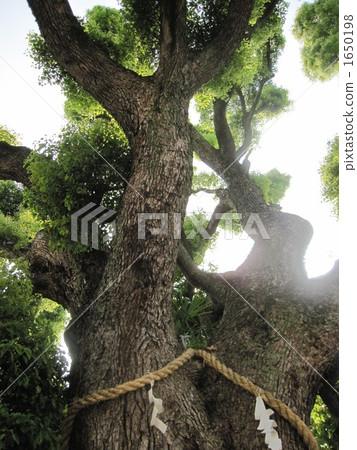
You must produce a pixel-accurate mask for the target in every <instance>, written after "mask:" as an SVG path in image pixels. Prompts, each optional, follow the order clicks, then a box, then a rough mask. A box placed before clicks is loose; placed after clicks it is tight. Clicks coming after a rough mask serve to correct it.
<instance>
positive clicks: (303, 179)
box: [0, 0, 338, 276]
mask: <svg viewBox="0 0 357 450" xmlns="http://www.w3.org/2000/svg"><path fill="white" fill-rule="evenodd" d="M70 3H71V6H72V8H73V10H74V13H75V14H77V15H83V14H84V12H85V10H86V9H89V8H91V7H92V6H94V5H95V4H98V3H99V4H102V5H106V6H112V7H116V6H117V2H116V0H104V1H103V0H99V1H96V0H72V1H71V2H70ZM300 5H301V2H299V1H292V2H291V5H290V8H289V13H288V17H287V23H286V27H285V29H286V38H287V42H286V47H285V50H284V53H283V54H282V56H281V58H280V62H279V67H280V69H279V72H278V74H277V76H276V77H275V82H276V84H278V85H281V86H283V87H285V88H287V89H288V90H289V92H290V98H291V99H292V100H293V101H295V102H294V105H293V108H292V109H291V111H289V112H288V113H285V114H284V115H283V116H281V117H280V118H279V119H278V120H277V121H276V122H273V123H272V124H269V125H268V126H267V129H266V131H265V132H264V134H263V137H262V139H261V142H260V146H259V148H258V149H257V150H256V151H255V152H254V153H253V154H252V155H251V158H250V159H251V161H252V167H251V170H259V171H261V172H266V171H269V170H270V169H272V168H274V167H276V168H278V169H279V170H280V171H282V172H285V173H288V174H290V175H291V176H292V180H291V187H290V188H289V190H288V191H287V195H286V197H285V198H284V200H283V202H282V206H283V210H284V211H287V212H291V213H295V214H298V215H301V216H302V217H304V218H306V219H307V220H309V221H310V222H311V223H312V225H313V227H314V230H315V234H314V238H313V241H312V243H311V245H310V247H309V249H308V253H307V256H306V266H307V270H308V273H309V275H310V276H316V275H319V274H321V273H324V272H326V271H327V270H329V269H330V268H331V267H332V265H333V263H334V261H335V259H336V258H337V257H338V255H337V246H338V244H337V234H338V233H337V222H336V220H335V219H333V218H332V217H331V214H330V209H329V206H328V205H325V204H323V203H321V194H320V181H319V176H318V168H319V165H320V162H321V160H322V159H323V157H324V155H325V154H326V151H327V141H328V140H330V139H332V138H333V137H334V135H335V134H336V133H337V131H338V125H337V110H338V104H337V100H338V98H337V95H338V79H337V78H335V79H333V80H331V81H329V82H327V83H315V84H313V83H311V82H310V81H309V80H307V78H306V77H305V76H304V74H303V73H302V71H301V61H300V56H299V45H298V43H297V42H296V41H295V39H294V38H293V37H292V35H291V27H292V22H293V18H294V16H295V11H296V8H297V7H299V6H300ZM36 29H37V26H36V23H35V21H34V19H33V17H32V14H31V12H30V9H29V8H28V6H27V3H26V2H25V1H19V0H15V1H13V2H4V3H2V5H1V15H0V73H1V83H0V99H1V108H0V124H3V125H6V126H7V127H9V128H10V129H12V130H14V131H16V132H17V133H19V134H20V135H21V137H22V143H23V144H24V145H26V146H28V147H32V146H33V144H34V142H35V141H38V140H40V139H41V138H43V137H44V136H45V135H48V136H51V135H53V134H54V133H57V132H59V130H60V128H61V127H62V126H63V124H64V121H63V119H62V118H61V116H62V113H63V106H62V105H63V96H62V95H61V93H60V89H59V88H58V87H56V86H44V87H42V86H38V83H37V80H38V75H39V72H38V71H37V70H35V69H34V68H33V67H31V64H32V62H31V60H30V58H29V57H28V56H26V54H25V53H26V50H27V41H26V35H27V33H28V32H29V31H31V30H36ZM202 202H203V198H202V199H201V200H200V203H201V205H202ZM205 205H209V203H205ZM205 209H207V206H205ZM250 246H251V242H250V241H249V240H244V241H243V240H242V239H239V238H235V239H234V240H233V241H232V240H225V239H224V238H223V237H221V238H220V239H219V242H218V245H217V250H216V251H215V252H214V253H211V254H210V255H208V257H209V259H210V260H211V261H212V262H214V264H216V265H218V267H219V270H221V271H223V270H232V269H235V268H236V267H237V266H238V265H239V263H241V262H242V261H243V260H244V258H245V256H246V254H247V251H248V250H249V248H250Z"/></svg>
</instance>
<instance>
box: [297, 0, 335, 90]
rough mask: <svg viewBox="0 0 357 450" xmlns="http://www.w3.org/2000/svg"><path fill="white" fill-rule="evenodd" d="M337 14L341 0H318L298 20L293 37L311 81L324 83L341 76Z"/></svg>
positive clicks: (302, 10) (302, 12) (306, 6)
mask: <svg viewBox="0 0 357 450" xmlns="http://www.w3.org/2000/svg"><path fill="white" fill-rule="evenodd" d="M338 13H339V8H338V0H316V1H314V2H312V3H304V4H303V5H302V6H301V7H300V8H299V10H298V13H297V15H296V17H295V25H294V34H295V37H296V38H297V39H298V40H299V41H300V42H301V43H302V50H301V57H302V62H303V67H304V72H305V74H306V76H307V77H308V78H310V79H311V80H320V81H325V80H328V79H330V78H331V77H332V76H333V75H335V74H336V73H338V53H339V49H338V25H339V14H338Z"/></svg>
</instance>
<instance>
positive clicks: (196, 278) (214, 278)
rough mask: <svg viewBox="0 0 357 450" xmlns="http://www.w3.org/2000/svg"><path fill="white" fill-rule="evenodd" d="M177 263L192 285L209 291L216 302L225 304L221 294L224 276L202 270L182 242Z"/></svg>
mask: <svg viewBox="0 0 357 450" xmlns="http://www.w3.org/2000/svg"><path fill="white" fill-rule="evenodd" d="M177 263H178V265H179V267H180V269H181V270H182V273H183V274H184V275H185V277H186V278H187V280H188V281H189V283H190V284H192V286H194V287H196V288H199V289H202V290H203V291H205V292H207V294H209V295H210V296H211V297H212V300H213V301H214V302H215V303H217V304H223V302H224V299H223V298H221V295H220V294H221V289H222V285H223V282H222V281H223V278H222V277H220V276H219V275H218V274H216V273H210V272H205V271H204V270H201V269H200V268H199V267H198V266H197V264H196V263H195V262H194V260H193V259H192V257H191V256H190V254H189V252H188V251H187V250H186V248H185V246H184V245H183V244H180V248H179V253H178V257H177Z"/></svg>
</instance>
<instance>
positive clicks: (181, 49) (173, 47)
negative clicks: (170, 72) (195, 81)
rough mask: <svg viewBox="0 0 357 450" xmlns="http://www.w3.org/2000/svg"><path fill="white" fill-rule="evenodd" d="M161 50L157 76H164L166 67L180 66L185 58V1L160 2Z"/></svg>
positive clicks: (163, 0) (165, 0)
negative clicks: (171, 65)
mask: <svg viewBox="0 0 357 450" xmlns="http://www.w3.org/2000/svg"><path fill="white" fill-rule="evenodd" d="M160 7H161V42H160V45H161V48H160V64H159V69H158V74H163V75H165V72H166V71H167V66H168V65H170V63H171V64H174V65H175V64H176V65H177V64H180V65H181V66H182V64H183V60H185V59H186V58H187V32H186V19H187V3H186V0H161V1H160Z"/></svg>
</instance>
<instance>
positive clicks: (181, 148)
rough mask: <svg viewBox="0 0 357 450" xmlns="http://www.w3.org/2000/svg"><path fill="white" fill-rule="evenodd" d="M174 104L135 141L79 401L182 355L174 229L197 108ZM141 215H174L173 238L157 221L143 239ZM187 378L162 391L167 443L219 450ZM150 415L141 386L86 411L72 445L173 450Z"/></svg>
mask: <svg viewBox="0 0 357 450" xmlns="http://www.w3.org/2000/svg"><path fill="white" fill-rule="evenodd" d="M166 101H167V100H166V99H159V100H158V102H157V103H156V106H155V108H153V109H154V111H153V112H152V113H150V114H148V117H147V118H146V120H143V122H142V124H141V127H140V130H139V133H138V135H137V137H136V139H135V141H134V142H133V143H132V148H133V155H134V161H133V172H132V177H131V178H130V180H129V183H130V186H128V188H127V191H126V194H125V198H124V204H123V208H122V210H121V211H122V213H121V216H120V218H119V220H118V234H117V240H116V242H115V244H114V249H113V250H114V251H113V252H112V259H111V260H109V262H108V265H107V269H106V272H105V274H104V277H103V280H102V282H101V285H100V287H99V289H98V291H97V292H96V293H95V294H94V298H92V299H88V304H89V303H90V302H92V301H93V300H94V299H95V297H96V296H98V295H99V294H100V292H102V291H103V290H105V289H106V288H107V286H109V285H111V284H112V283H113V282H114V284H113V285H112V287H111V288H110V289H108V290H107V291H106V292H105V294H104V295H102V296H101V297H100V298H99V299H98V300H97V301H96V302H95V303H94V304H93V306H92V307H91V308H90V310H89V311H88V312H87V313H86V314H85V315H84V316H83V317H82V318H81V319H80V320H79V321H78V322H77V323H76V324H75V325H74V327H73V328H72V329H71V333H70V334H71V335H72V337H71V338H70V339H69V346H70V351H71V354H72V355H75V359H74V363H73V367H72V370H71V389H72V393H73V396H77V397H80V396H83V395H84V394H87V393H89V392H92V391H94V390H97V389H99V388H105V387H110V386H113V385H115V384H117V383H121V382H125V381H128V380H131V379H133V378H136V377H138V376H140V375H142V374H145V373H147V372H151V371H154V370H157V369H158V368H160V367H161V366H163V365H165V364H166V363H167V362H168V361H170V360H171V359H173V358H174V357H175V356H177V354H179V353H180V352H181V351H182V349H181V348H180V347H179V345H178V343H177V339H176V336H175V331H174V327H173V321H172V313H171V308H172V306H171V305H172V285H173V275H174V269H175V264H176V258H177V251H178V245H179V240H178V239H177V232H176V235H175V233H174V230H173V224H174V213H176V214H177V213H180V214H181V215H182V217H183V215H184V212H185V208H186V203H187V199H188V195H189V192H190V184H191V172H192V170H191V161H192V155H191V154H190V150H189V147H188V131H187V109H188V104H187V103H186V104H183V105H180V106H179V107H178V108H177V109H176V110H175V109H173V106H172V101H171V102H170V103H171V105H170V108H167V107H166V105H168V104H169V103H166ZM173 124H175V125H173ZM139 213H164V214H165V213H167V214H168V232H167V233H166V234H161V235H155V233H151V232H150V229H152V228H160V225H162V223H161V224H160V221H158V220H155V221H148V222H147V224H146V238H145V239H139V240H138V214H139ZM128 268H129V269H128ZM118 277H119V279H118ZM115 280H117V281H115ZM185 372H186V371H185V370H182V371H181V373H180V374H177V375H175V376H173V377H172V378H171V379H170V380H167V381H166V382H165V384H163V385H162V386H160V385H157V388H156V387H155V391H156V393H157V394H160V396H161V397H162V398H164V401H165V406H166V410H167V415H166V416H164V415H163V420H166V422H167V423H168V425H169V427H170V432H169V433H168V436H167V437H168V439H169V440H170V439H171V440H172V441H173V442H174V444H175V448H194V446H195V445H199V447H200V448H218V447H219V446H218V447H217V441H216V440H215V438H211V440H212V444H210V445H209V446H206V444H205V442H206V439H207V438H206V433H207V436H209V434H210V433H209V431H208V429H209V423H208V419H207V416H206V414H205V411H204V409H203V408H202V399H201V398H200V395H199V393H198V392H197V391H196V390H195V389H194V387H193V385H192V383H191V382H190V381H189V380H188V377H187V374H185ZM151 409H152V407H150V405H149V402H148V396H147V392H146V390H145V389H142V390H140V391H138V392H136V393H133V394H130V395H127V396H126V397H125V398H120V399H118V400H115V401H112V402H109V403H108V402H107V403H105V404H100V405H98V406H95V407H93V408H89V409H88V410H84V411H83V412H81V413H80V414H79V417H78V418H77V420H76V422H75V426H74V433H73V437H72V441H71V448H75V449H108V448H110V449H123V448H127V449H129V448H132V449H139V448H142V449H144V448H145V449H146V448H164V445H166V444H165V442H166V436H163V435H162V434H161V433H160V432H158V431H157V430H155V429H153V428H151V427H150V415H151ZM186 442H189V443H186ZM195 442H196V444H194V443H195Z"/></svg>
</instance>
